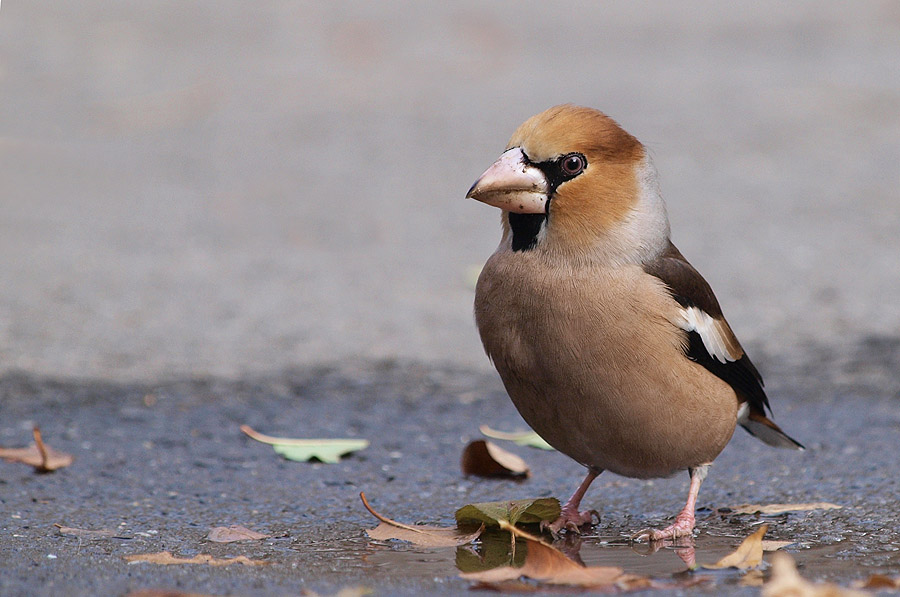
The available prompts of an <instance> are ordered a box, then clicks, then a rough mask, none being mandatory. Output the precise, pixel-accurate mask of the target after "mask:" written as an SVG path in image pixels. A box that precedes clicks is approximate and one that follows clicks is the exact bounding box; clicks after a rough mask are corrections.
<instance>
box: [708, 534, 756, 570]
mask: <svg viewBox="0 0 900 597" xmlns="http://www.w3.org/2000/svg"><path fill="white" fill-rule="evenodd" d="M768 530H769V525H767V524H764V525H762V526H761V527H759V528H758V529H756V532H755V533H753V534H752V535H750V536H749V537H747V538H746V539H744V541H743V542H742V543H741V544H740V545H739V546H738V548H737V549H736V550H734V551H733V552H732V553H730V554H728V555H727V556H725V557H724V558H722V559H721V560H719V561H718V562H716V563H715V564H704V565H703V567H704V568H708V569H711V570H716V569H719V568H737V569H738V570H747V569H748V568H756V567H757V566H759V565H760V564H761V563H762V557H763V547H762V538H763V535H765V534H766V531H768Z"/></svg>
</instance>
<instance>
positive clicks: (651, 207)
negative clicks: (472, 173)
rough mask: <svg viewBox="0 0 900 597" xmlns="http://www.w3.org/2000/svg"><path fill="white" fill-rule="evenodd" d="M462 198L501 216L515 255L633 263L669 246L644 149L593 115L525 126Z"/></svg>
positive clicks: (567, 115) (571, 109) (556, 113)
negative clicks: (543, 254)
mask: <svg viewBox="0 0 900 597" xmlns="http://www.w3.org/2000/svg"><path fill="white" fill-rule="evenodd" d="M467 197H471V198H474V199H477V200H479V201H483V202H484V203H487V204H489V205H493V206H495V207H499V208H500V209H502V210H503V211H504V214H503V216H504V217H503V220H504V240H506V239H507V237H508V240H509V243H510V246H511V248H512V250H514V251H519V250H529V249H535V248H537V249H541V250H545V251H547V252H550V253H557V254H559V253H563V254H566V255H574V256H577V257H579V258H585V257H595V258H605V259H611V260H615V261H619V262H635V261H642V260H645V259H648V258H651V257H653V256H655V255H656V254H657V253H658V251H661V250H662V249H663V248H664V247H665V246H666V241H667V240H668V234H669V226H668V219H667V217H666V212H665V206H664V205H663V203H662V199H661V198H660V196H659V191H658V187H657V179H656V171H655V169H654V168H653V165H652V164H651V163H650V160H649V158H648V156H647V152H646V150H645V149H644V146H643V145H641V143H640V142H639V141H638V140H637V139H635V138H634V137H632V136H631V135H630V134H628V133H627V132H625V131H624V130H623V129H622V128H621V127H620V126H619V125H618V124H617V123H616V122H615V121H614V120H613V119H611V118H609V117H608V116H606V115H605V114H603V113H602V112H600V111H598V110H594V109H591V108H583V107H580V106H573V105H568V104H567V105H562V106H556V107H553V108H550V109H549V110H546V111H544V112H541V113H540V114H537V115H536V116H532V117H531V118H529V119H528V120H526V121H525V123H524V124H522V125H521V126H520V127H519V128H518V130H516V132H515V133H513V136H512V138H511V139H510V141H509V145H507V150H506V151H505V152H504V153H503V155H501V156H500V159H498V160H497V161H496V162H495V163H494V164H493V165H492V166H491V167H490V168H488V170H486V171H485V173H484V174H483V175H482V176H481V177H480V178H479V179H478V180H477V181H476V182H475V184H474V185H472V188H471V189H470V190H469V193H468V194H467Z"/></svg>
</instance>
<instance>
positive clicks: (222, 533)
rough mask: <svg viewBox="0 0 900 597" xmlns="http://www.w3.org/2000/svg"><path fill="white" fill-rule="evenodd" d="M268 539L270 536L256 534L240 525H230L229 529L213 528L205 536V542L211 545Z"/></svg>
mask: <svg viewBox="0 0 900 597" xmlns="http://www.w3.org/2000/svg"><path fill="white" fill-rule="evenodd" d="M269 537H271V535H264V534H263V533H257V532H256V531H251V530H250V529H248V528H247V527H242V526H240V525H232V526H230V527H214V528H212V529H210V531H209V534H208V535H206V540H207V541H212V542H213V543H233V542H235V541H258V540H260V539H268V538H269Z"/></svg>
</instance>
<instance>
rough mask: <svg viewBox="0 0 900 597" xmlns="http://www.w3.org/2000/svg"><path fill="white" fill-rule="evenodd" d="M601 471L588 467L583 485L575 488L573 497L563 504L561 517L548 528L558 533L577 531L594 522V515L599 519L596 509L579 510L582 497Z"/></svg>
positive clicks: (555, 533)
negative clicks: (564, 530)
mask: <svg viewBox="0 0 900 597" xmlns="http://www.w3.org/2000/svg"><path fill="white" fill-rule="evenodd" d="M601 472H603V471H599V470H596V469H592V468H590V469H588V473H587V476H586V477H585V478H584V481H582V482H581V485H579V486H578V489H576V490H575V493H573V494H572V497H570V498H569V500H568V501H567V502H566V503H565V504H563V507H562V512H561V513H560V515H559V518H557V519H556V520H554V521H553V522H552V523H550V524H549V525H547V528H549V529H550V532H551V533H553V534H554V535H557V534H559V532H560V531H562V530H563V529H566V530H569V531H574V532H576V533H577V532H578V527H581V526H583V525H586V524H590V523H591V522H593V520H594V515H596V516H597V519H598V520H599V519H600V515H599V514H597V512H596V511H594V510H589V511H587V512H579V511H578V506H580V505H581V499H582V498H583V497H584V494H585V493H587V490H588V487H590V486H591V483H592V482H593V481H594V479H596V478H597V475H599V474H600V473H601Z"/></svg>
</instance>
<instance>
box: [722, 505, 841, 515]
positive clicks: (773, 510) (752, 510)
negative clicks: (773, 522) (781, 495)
mask: <svg viewBox="0 0 900 597" xmlns="http://www.w3.org/2000/svg"><path fill="white" fill-rule="evenodd" d="M840 508H841V506H838V505H837V504H830V503H828V502H814V503H810V504H768V505H765V506H761V505H758V504H744V505H742V506H735V507H734V508H731V512H732V513H733V514H783V513H785V512H802V511H805V510H837V509H840Z"/></svg>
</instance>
